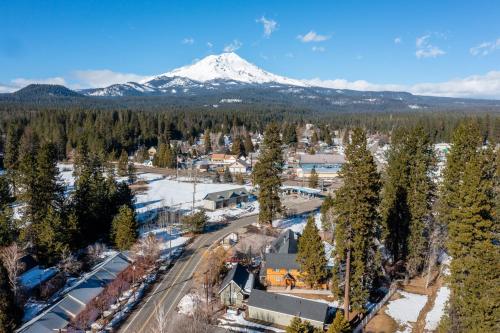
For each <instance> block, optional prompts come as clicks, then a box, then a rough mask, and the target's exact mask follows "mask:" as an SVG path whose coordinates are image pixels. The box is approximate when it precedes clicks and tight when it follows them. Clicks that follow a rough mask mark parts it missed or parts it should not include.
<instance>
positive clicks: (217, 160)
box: [210, 153, 238, 166]
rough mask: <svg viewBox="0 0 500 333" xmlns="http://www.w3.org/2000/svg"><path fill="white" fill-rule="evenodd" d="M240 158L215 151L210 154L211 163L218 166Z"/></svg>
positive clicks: (231, 162)
mask: <svg viewBox="0 0 500 333" xmlns="http://www.w3.org/2000/svg"><path fill="white" fill-rule="evenodd" d="M237 160H238V156H236V155H229V154H219V153H213V154H212V155H211V156H210V163H211V164H215V165H218V166H226V165H231V164H233V163H234V162H236V161H237Z"/></svg>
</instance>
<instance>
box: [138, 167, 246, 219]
mask: <svg viewBox="0 0 500 333" xmlns="http://www.w3.org/2000/svg"><path fill="white" fill-rule="evenodd" d="M138 179H139V180H145V181H147V182H148V189H147V190H146V191H144V192H142V193H138V194H137V195H136V196H135V197H136V212H138V213H141V212H144V211H148V210H151V209H155V208H159V207H163V206H165V205H169V206H177V207H179V208H181V209H190V208H191V207H192V204H193V189H194V186H193V183H188V182H181V181H179V182H178V181H176V180H173V179H169V178H167V177H164V176H162V175H159V174H154V173H145V174H140V175H138ZM240 187H242V186H241V185H235V184H208V183H197V184H196V193H195V206H201V205H202V200H203V198H204V197H205V196H206V195H207V194H208V193H212V192H218V191H225V190H232V189H236V188H240Z"/></svg>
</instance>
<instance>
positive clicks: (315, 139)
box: [311, 130, 319, 145]
mask: <svg viewBox="0 0 500 333" xmlns="http://www.w3.org/2000/svg"><path fill="white" fill-rule="evenodd" d="M318 141H319V138H318V133H317V132H316V130H313V134H312V137H311V143H312V144H313V145H317V144H318Z"/></svg>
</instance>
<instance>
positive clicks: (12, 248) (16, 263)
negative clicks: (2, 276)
mask: <svg viewBox="0 0 500 333" xmlns="http://www.w3.org/2000/svg"><path fill="white" fill-rule="evenodd" d="M23 256H24V251H23V249H22V248H21V247H20V246H19V245H18V244H17V243H12V244H11V245H9V246H6V247H4V248H3V249H2V250H1V251H0V258H1V259H2V262H3V265H4V267H5V269H6V270H7V274H8V277H9V284H10V287H11V289H12V292H13V293H14V296H15V297H17V296H18V292H19V284H18V278H19V273H20V272H21V270H22V269H23V267H24V264H23V263H22V262H21V258H22V257H23Z"/></svg>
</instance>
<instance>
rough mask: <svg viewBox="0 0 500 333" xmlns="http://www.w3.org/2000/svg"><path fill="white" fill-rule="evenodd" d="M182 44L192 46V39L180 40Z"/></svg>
mask: <svg viewBox="0 0 500 333" xmlns="http://www.w3.org/2000/svg"><path fill="white" fill-rule="evenodd" d="M181 43H182V44H186V45H193V44H194V38H193V37H186V38H184V39H183V40H182V42H181Z"/></svg>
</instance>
